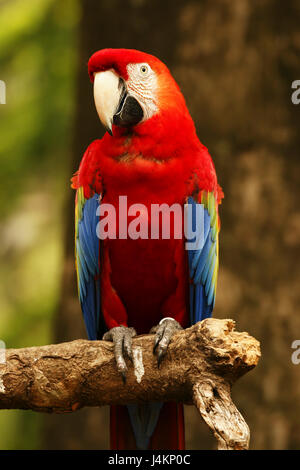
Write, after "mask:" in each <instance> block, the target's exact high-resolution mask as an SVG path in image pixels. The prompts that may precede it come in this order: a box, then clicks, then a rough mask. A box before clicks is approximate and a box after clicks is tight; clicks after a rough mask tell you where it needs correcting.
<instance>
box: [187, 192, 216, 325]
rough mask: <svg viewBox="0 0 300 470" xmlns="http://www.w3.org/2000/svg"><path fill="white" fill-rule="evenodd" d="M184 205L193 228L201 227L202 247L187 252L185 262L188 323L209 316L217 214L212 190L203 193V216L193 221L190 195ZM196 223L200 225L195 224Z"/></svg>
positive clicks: (211, 298)
mask: <svg viewBox="0 0 300 470" xmlns="http://www.w3.org/2000/svg"><path fill="white" fill-rule="evenodd" d="M188 204H191V205H192V210H191V211H190V212H189V214H191V215H190V216H191V217H192V221H191V226H192V229H193V231H195V230H196V227H197V229H199V228H200V229H202V235H203V246H202V247H201V248H199V249H197V250H189V251H188V264H189V274H190V289H189V290H190V322H191V324H193V323H196V322H198V321H201V320H203V319H204V318H208V317H210V316H211V314H212V311H213V307H214V303H215V292H216V281H217V271H218V228H219V227H218V217H217V204H216V201H215V197H214V195H213V193H210V192H203V193H202V197H201V204H203V210H204V217H203V218H202V220H201V221H197V220H196V214H197V212H196V210H195V206H196V204H197V201H196V200H195V199H194V198H193V197H192V196H191V197H189V198H188ZM199 223H202V224H204V226H203V227H199V225H198V224H199Z"/></svg>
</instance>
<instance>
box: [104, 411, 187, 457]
mask: <svg viewBox="0 0 300 470" xmlns="http://www.w3.org/2000/svg"><path fill="white" fill-rule="evenodd" d="M110 447H111V449H112V450H135V449H159V450H162V449H168V450H177V449H178V450H184V416H183V405H182V404H178V403H173V402H172V403H171V402H170V403H146V404H143V405H128V406H119V405H118V406H111V408H110Z"/></svg>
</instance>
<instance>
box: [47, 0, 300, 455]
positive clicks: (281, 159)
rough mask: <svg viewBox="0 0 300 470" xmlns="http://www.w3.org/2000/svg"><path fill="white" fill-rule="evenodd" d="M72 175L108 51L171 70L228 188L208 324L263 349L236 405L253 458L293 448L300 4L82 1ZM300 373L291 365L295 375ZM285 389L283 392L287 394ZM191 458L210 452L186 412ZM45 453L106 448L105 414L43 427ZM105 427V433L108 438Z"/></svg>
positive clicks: (95, 130) (275, 0)
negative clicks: (94, 76) (137, 53)
mask: <svg viewBox="0 0 300 470" xmlns="http://www.w3.org/2000/svg"><path fill="white" fill-rule="evenodd" d="M81 6H82V21H81V26H80V40H79V56H78V77H77V81H78V86H77V90H78V91H77V96H76V116H75V123H74V145H73V151H72V164H71V165H70V167H71V168H70V176H71V175H72V173H73V172H74V171H75V170H76V169H77V168H78V164H79V162H80V159H81V158H82V155H83V152H84V150H85V148H86V147H87V146H88V144H89V143H90V142H91V141H92V140H93V139H95V138H99V137H101V134H102V129H101V126H100V123H99V120H98V118H97V115H96V111H95V109H94V104H93V98H92V87H91V84H90V83H89V79H88V74H87V67H86V64H87V61H88V58H89V57H90V55H91V54H92V53H93V52H94V51H96V50H98V49H102V48H105V47H125V48H135V49H140V50H144V51H145V52H149V53H152V54H154V55H157V56H158V57H159V58H160V59H162V60H163V61H164V62H166V63H167V65H168V66H169V68H170V69H171V72H172V73H173V75H174V76H175V78H176V80H177V81H178V83H179V85H180V86H181V88H182V91H183V93H184V95H185V97H186V99H187V104H188V107H189V109H190V112H191V114H192V116H193V118H194V120H195V123H196V126H197V130H198V136H199V138H200V139H201V140H202V141H203V143H204V144H205V145H207V147H208V148H209V150H210V153H211V155H212V157H213V159H214V162H215V166H216V169H217V173H218V177H219V181H220V184H221V185H222V186H223V189H224V192H225V200H224V203H223V205H222V207H221V221H222V231H221V246H220V253H221V259H220V275H219V284H218V293H217V304H216V309H215V312H214V316H215V317H219V318H220V317H221V318H224V317H227V318H228V317H232V318H235V319H236V320H237V322H238V325H237V326H238V328H239V329H240V330H241V329H245V330H247V331H249V333H250V334H251V335H254V336H255V337H257V338H258V339H259V340H260V341H261V343H262V354H263V355H262V361H261V363H260V365H259V367H258V368H257V370H255V373H253V374H249V376H247V377H246V378H245V379H243V380H242V381H241V383H240V384H239V385H238V387H237V388H236V390H235V391H234V399H235V401H236V403H237V405H238V408H239V409H240V410H241V412H242V414H243V415H244V417H245V419H246V420H247V422H248V424H249V427H250V430H251V432H252V434H251V437H252V438H251V442H250V445H251V447H252V448H260V449H263V448H264V449H267V448H269V449H280V448H291V449H293V448H297V447H298V448H299V435H300V427H299V426H300V425H299V419H298V417H299V413H300V400H299V396H300V392H299V371H298V370H297V367H296V366H295V365H293V364H292V363H291V360H290V356H291V353H292V350H291V343H292V341H293V340H294V339H299V338H297V337H296V336H295V335H297V333H296V332H297V331H298V332H299V331H300V319H299V315H297V314H296V312H297V305H299V300H300V299H299V263H296V262H295V260H296V256H297V254H298V256H299V238H300V237H299V234H300V212H299V204H298V198H299V179H298V175H299V147H300V137H299V130H298V128H299V115H300V112H299V111H300V105H299V106H298V107H297V106H294V105H292V103H291V83H292V81H293V80H295V79H299V78H300V68H299V52H300V40H299V31H298V29H299V17H300V10H299V3H298V2H297V0H291V1H290V2H289V3H288V4H287V3H284V2H281V1H280V0H264V1H263V2H262V1H261V0H253V1H252V2H249V1H247V0H239V1H236V2H232V1H230V0H216V1H215V2H209V1H208V0H201V1H200V0H199V1H196V0H185V1H183V0H182V1H180V0H165V1H164V2H161V1H158V0H151V1H150V0H122V1H121V0H106V1H105V0H102V1H101V2H99V1H98V0H85V1H84V0H82V1H81ZM73 207H74V194H73V192H72V191H71V190H69V191H68V197H67V201H66V208H65V216H66V236H65V264H64V274H63V281H62V295H61V302H60V307H59V311H58V312H57V321H56V328H55V341H63V340H71V339H75V338H79V337H85V332H84V327H83V321H82V319H81V313H80V308H79V303H78V300H77V296H76V295H77V294H76V283H75V272H74V258H73V251H74V249H73V233H74V229H73V212H74V210H73ZM298 367H299V366H298ZM287 384H288V386H287ZM186 411H187V413H186V416H187V420H186V435H187V448H189V449H200V448H202V449H204V448H212V447H213V440H212V439H210V436H209V435H208V434H207V431H206V428H205V426H203V427H201V425H200V424H199V422H198V417H197V415H196V412H194V409H193V407H187V409H186ZM45 424H46V426H45V435H44V448H49V449H50V448H62V449H63V448H65V449H71V448H72V449H75V448H78V449H79V448H80V449H84V448H86V449H88V448H90V449H91V448H98V449H101V448H106V447H107V445H108V421H107V412H105V411H101V410H98V409H91V410H83V411H82V412H78V413H74V414H73V415H68V416H49V417H47V418H46V419H45ZM103 429H105V430H106V432H105V435H104V434H103Z"/></svg>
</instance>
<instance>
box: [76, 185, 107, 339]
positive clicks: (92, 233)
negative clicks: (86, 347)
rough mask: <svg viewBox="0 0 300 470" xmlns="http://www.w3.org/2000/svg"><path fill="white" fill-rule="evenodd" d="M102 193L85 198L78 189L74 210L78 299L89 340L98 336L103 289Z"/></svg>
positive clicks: (80, 189)
mask: <svg viewBox="0 0 300 470" xmlns="http://www.w3.org/2000/svg"><path fill="white" fill-rule="evenodd" d="M98 206H99V194H94V196H93V197H91V198H90V199H85V197H84V195H83V190H82V188H79V189H78V191H77V202H76V211H75V237H76V240H75V248H76V268H77V279H78V291H79V299H80V304H81V308H82V312H83V318H84V322H85V326H86V330H87V334H88V337H89V339H91V340H96V339H98V338H99V334H100V332H99V322H100V311H101V292H100V279H99V276H98V274H99V250H100V241H99V239H98V237H97V232H96V228H97V223H98V221H99V217H98V216H97V209H98Z"/></svg>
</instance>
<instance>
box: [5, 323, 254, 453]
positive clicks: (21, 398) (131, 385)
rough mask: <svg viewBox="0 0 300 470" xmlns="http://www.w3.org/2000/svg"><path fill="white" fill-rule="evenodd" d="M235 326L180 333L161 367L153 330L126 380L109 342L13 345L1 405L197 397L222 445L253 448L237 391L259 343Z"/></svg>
mask: <svg viewBox="0 0 300 470" xmlns="http://www.w3.org/2000/svg"><path fill="white" fill-rule="evenodd" d="M234 325H235V323H234V321H233V320H218V319H212V318H209V319H206V320H203V321H202V322H199V323H197V324H196V325H193V326H192V327H191V328H188V329H186V330H183V331H180V332H178V333H176V335H174V337H173V338H172V341H171V343H170V346H169V349H168V352H167V355H166V357H165V359H164V360H163V362H162V364H161V366H160V368H159V369H158V367H157V361H156V357H155V356H154V355H153V352H152V351H153V340H154V337H153V335H141V336H138V337H136V338H134V339H133V353H134V364H133V365H132V364H131V362H130V361H129V360H127V366H128V373H127V381H126V384H123V381H122V377H121V376H120V374H119V373H118V372H117V370H116V364H115V359H114V355H113V345H112V343H109V342H107V341H86V340H76V341H72V342H69V343H61V344H56V345H50V346H41V347H32V348H24V349H9V350H7V351H6V362H5V363H4V364H0V409H5V408H6V409H31V410H35V411H42V412H55V413H65V412H72V411H75V410H77V409H79V408H82V407H84V406H102V405H112V404H127V403H143V402H145V401H179V402H184V403H186V404H193V403H194V404H195V406H196V407H197V408H198V410H199V413H200V415H201V416H202V418H203V419H204V420H205V422H206V423H207V424H208V426H209V427H210V428H211V430H212V431H213V433H214V435H215V437H216V438H217V440H218V447H219V449H247V448H248V446H249V434H250V433H249V428H248V426H247V424H246V422H245V421H244V419H243V417H242V416H241V414H240V413H239V411H238V410H237V408H236V407H235V405H234V404H233V402H232V400H231V396H230V391H231V387H232V385H233V384H234V382H235V381H236V380H237V379H238V378H239V377H241V376H242V375H243V374H245V373H246V372H248V371H249V370H251V369H252V368H253V367H255V366H256V364H257V363H258V360H259V357H260V348H259V343H258V341H257V340H255V339H254V338H252V337H251V336H249V335H248V333H239V332H236V331H234Z"/></svg>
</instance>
